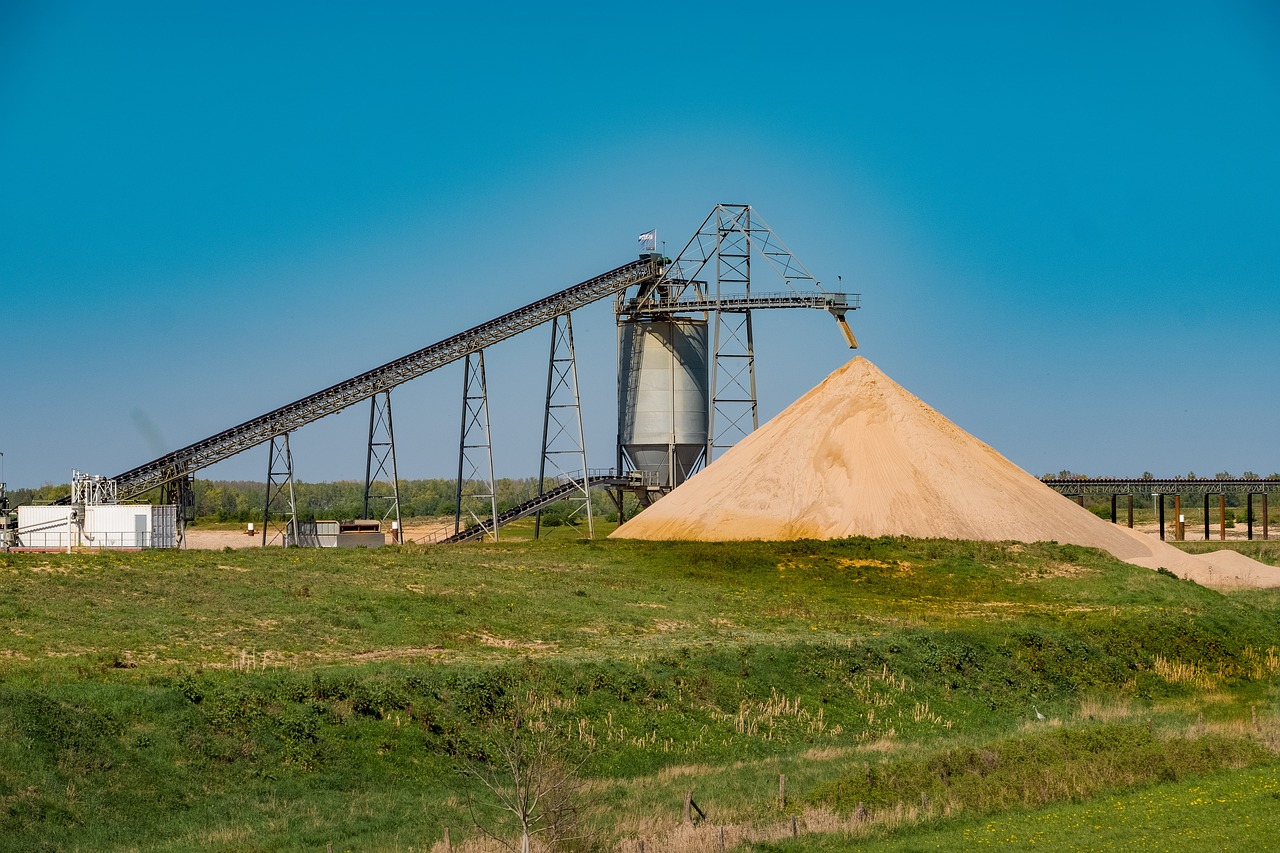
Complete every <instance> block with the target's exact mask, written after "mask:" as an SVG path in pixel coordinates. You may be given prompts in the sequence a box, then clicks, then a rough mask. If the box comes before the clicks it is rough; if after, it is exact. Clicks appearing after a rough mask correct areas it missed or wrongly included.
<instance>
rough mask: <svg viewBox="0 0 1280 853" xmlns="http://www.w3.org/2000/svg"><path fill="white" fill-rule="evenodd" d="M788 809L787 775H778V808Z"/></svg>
mask: <svg viewBox="0 0 1280 853" xmlns="http://www.w3.org/2000/svg"><path fill="white" fill-rule="evenodd" d="M786 807H787V774H785V773H779V774H778V808H779V809H785V808H786Z"/></svg>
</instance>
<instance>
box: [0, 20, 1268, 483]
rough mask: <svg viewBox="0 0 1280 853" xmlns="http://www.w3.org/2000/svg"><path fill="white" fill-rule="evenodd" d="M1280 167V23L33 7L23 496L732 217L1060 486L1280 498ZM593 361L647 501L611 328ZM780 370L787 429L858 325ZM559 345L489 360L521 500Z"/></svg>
mask: <svg viewBox="0 0 1280 853" xmlns="http://www.w3.org/2000/svg"><path fill="white" fill-rule="evenodd" d="M260 6H264V7H265V8H259V7H260ZM890 7H892V8H890ZM1278 151H1280V11H1277V7H1276V6H1275V5H1274V4H1272V3H1269V2H1264V0H1257V2H1235V3H1232V2H1226V3H1224V2H1204V3H1176V2H1175V3H1168V2H1161V3H1126V4H1111V3H1074V2H1073V3H1045V4H1027V3H1012V2H1011V3H977V4H955V3H941V2H939V3H904V4H881V3H875V4H871V3H865V4H863V3H851V4H845V5H844V6H843V7H842V8H840V9H838V10H837V9H834V8H829V7H828V4H821V5H816V6H812V7H811V6H808V5H807V4H794V5H793V6H779V5H777V4H757V3H740V4H735V5H734V6H732V7H731V8H726V7H723V6H717V5H713V4H684V3H680V4H667V3H661V2H659V3H646V4H642V5H640V6H635V5H618V4H615V5H612V6H610V5H608V4H590V5H581V6H578V5H565V4H518V5H516V4H512V5H506V4H493V5H485V6H477V7H474V8H465V9H464V8H461V7H460V6H448V7H445V6H440V5H436V4H395V3H381V4H360V5H356V4H351V5H347V6H340V5H338V4H301V3H299V4H234V3H232V4H226V3H221V4H172V3H142V2H139V3H127V4H101V3H59V2H50V3H43V2H42V3H34V2H30V3H28V2H24V0H17V1H16V2H15V0H9V2H8V3H6V4H3V5H0V234H3V236H2V237H0V286H2V287H3V292H4V294H5V298H4V303H3V307H0V333H2V338H3V340H2V341H0V347H2V349H0V352H3V354H4V356H3V364H4V367H5V375H6V379H7V381H6V388H7V392H6V394H5V395H4V398H3V400H0V452H3V453H4V457H3V460H4V466H5V467H4V476H5V479H7V480H8V482H9V483H10V485H11V486H33V485H39V484H40V483H43V482H49V481H52V482H64V481H66V480H67V478H68V477H69V473H70V469H71V468H73V467H75V468H79V469H81V470H88V471H92V472H96V473H104V474H108V475H110V474H114V473H118V472H120V471H123V470H125V469H128V468H131V467H133V466H135V465H138V464H141V463H143V462H146V461H148V460H149V459H151V458H153V457H154V456H156V455H158V454H160V453H162V452H165V451H168V450H171V449H174V448H176V447H179V446H182V445H185V444H188V443H190V442H192V441H196V440H198V439H201V438H204V437H205V436H207V435H210V434H212V433H214V432H217V431H219V430H221V429H223V428H225V427H228V426H231V425H232V424H235V423H239V422H241V421H243V420H246V419H248V418H251V417H254V416H256V415H258V414H261V413H263V412H265V411H268V410H270V409H272V408H275V407H276V406H279V405H282V404H284V403H286V402H289V401H291V400H293V399H296V398H298V397H301V396H303V395H305V394H307V393H310V392H312V391H315V390H318V389H320V388H322V387H325V386H327V385H329V384H332V383H333V382H336V381H339V380H342V379H344V378H346V377H348V376H351V375H353V374H356V373H359V372H361V371H363V370H366V369H368V368H370V367H373V366H376V365H378V364H381V363H383V362H385V361H388V360H390V359H392V358H395V357H398V356H400V355H403V354H405V353H407V352H411V351H413V350H416V349H418V348H420V347H422V346H424V345H426V344H428V343H431V342H433V341H436V340H439V339H441V338H444V337H447V336H448V335H451V334H453V333H455V332H457V331H460V330H462V329H463V328H467V327H469V326H471V325H474V324H476V323H479V322H482V321H484V320H486V319H489V318H490V317H492V316H495V315H497V314H499V313H502V312H505V311H507V310H510V309H512V308H514V307H517V306H519V305H522V304H525V303H527V302H530V301H533V300H534V299H537V298H539V297H541V296H544V295H546V294H548V293H550V292H552V291H555V290H558V289H560V288H563V287H565V286H568V285H570V284H573V283H576V282H578V281H581V280H583V279H586V278H589V277H591V276H593V275H596V274H598V273H600V272H603V271H605V270H607V269H611V268H613V267H615V266H617V265H619V264H621V263H624V262H626V261H628V260H629V259H631V258H632V257H633V256H634V254H635V251H636V248H637V246H636V242H635V236H636V235H637V234H639V233H640V232H642V231H645V230H648V229H650V228H653V227H657V229H658V231H659V236H660V238H661V239H662V240H664V241H665V242H666V246H667V250H668V253H671V252H674V251H675V250H677V249H678V248H679V247H680V245H682V244H683V242H684V240H685V239H687V237H688V236H689V235H690V234H691V233H692V232H693V230H694V229H695V228H696V227H697V225H698V224H699V223H700V222H701V221H702V218H703V217H704V216H705V215H706V214H707V212H708V211H709V210H710V209H711V207H712V206H713V205H714V204H716V203H717V202H733V203H749V204H751V205H753V206H754V207H756V208H757V210H759V212H760V213H761V214H762V215H763V217H764V218H765V219H766V220H767V221H768V223H769V224H770V225H771V226H773V228H774V229H775V230H776V231H777V232H778V233H779V235H780V236H781V237H782V239H783V240H784V241H786V243H787V244H788V245H789V246H790V248H791V249H792V250H794V252H795V253H796V254H797V256H798V257H799V258H800V259H801V260H802V261H803V262H804V263H805V265H806V266H807V267H808V268H809V269H810V270H811V271H813V273H814V274H815V275H816V276H817V277H818V278H819V279H821V280H822V281H823V282H824V283H826V284H827V285H829V286H832V285H834V284H835V282H836V276H837V275H839V276H842V277H843V284H844V287H845V289H847V290H853V291H857V292H861V293H862V294H863V305H864V308H863V309H862V310H861V311H859V312H857V313H856V314H854V315H853V316H852V320H853V325H854V328H855V330H856V332H857V334H858V336H859V338H860V340H861V342H862V343H863V349H862V354H863V355H865V356H867V357H868V358H870V359H871V360H872V361H874V362H875V363H876V364H878V365H879V366H880V367H881V368H882V369H883V370H885V372H887V373H888V374H889V375H890V376H892V377H893V378H894V379H896V380H897V381H898V382H900V383H901V384H902V385H904V386H905V387H906V388H907V389H908V390H910V391H912V392H913V393H915V394H917V395H918V396H920V397H921V398H922V399H924V400H925V401H926V402H928V403H929V404H931V405H933V406H934V407H935V408H937V409H939V410H940V411H941V412H942V413H943V414H945V415H946V416H948V417H949V418H951V419H952V420H954V421H956V422H957V423H958V424H959V425H960V426H962V427H963V428H965V429H967V430H969V431H970V432H972V433H974V434H975V435H977V436H978V437H979V438H981V439H983V440H984V441H986V442H988V443H990V444H991V445H992V446H994V447H995V448H996V449H998V450H999V451H1001V452H1002V453H1003V454H1004V455H1006V456H1007V457H1008V458H1010V459H1011V460H1013V461H1014V462H1015V463H1017V464H1019V465H1021V466H1022V467H1024V468H1026V469H1028V470H1030V471H1031V472H1033V473H1036V474H1040V473H1044V472H1046V471H1057V470H1059V469H1060V468H1070V469H1073V470H1077V471H1085V472H1089V473H1094V474H1115V475H1129V474H1135V475H1136V474H1139V473H1141V472H1142V471H1144V470H1149V471H1152V472H1154V473H1156V474H1164V475H1175V474H1185V473H1187V472H1188V471H1190V470H1194V471H1196V472H1198V473H1201V474H1212V473H1213V472H1215V471H1219V470H1229V471H1231V472H1232V473H1240V472H1241V471H1243V470H1245V469H1252V470H1253V471H1255V472H1256V473H1259V474H1269V473H1271V472H1272V471H1276V470H1280V448H1278V447H1277V445H1276V442H1275V440H1274V438H1273V434H1274V425H1275V423H1276V422H1277V419H1278V418H1280V395H1277V394H1276V393H1275V390H1276V384H1277V368H1278V367H1280V335H1277V333H1276V321H1277V319H1280V311H1278V310H1277V295H1278V294H1277V285H1280V227H1278V226H1280V155H1278V154H1277V152H1278ZM575 331H576V333H577V336H578V338H579V340H578V349H579V357H580V361H581V366H580V370H581V374H582V383H583V390H584V395H585V400H584V407H585V412H584V414H585V417H586V420H587V424H588V447H589V451H590V454H591V457H592V464H593V465H608V464H611V460H612V457H613V452H612V444H613V440H614V431H615V429H614V424H615V420H614V418H615V414H614V405H615V404H614V394H615V391H614V387H615V384H614V383H615V367H614V364H615V352H614V348H615V344H614V330H613V320H612V314H611V312H610V310H609V307H608V306H607V305H605V304H601V305H598V306H596V307H594V308H591V309H586V310H584V311H582V312H579V314H578V315H575ZM756 338H757V351H758V358H759V364H758V372H759V377H760V397H761V408H762V414H763V415H764V416H769V415H772V414H774V413H776V412H777V411H779V410H781V409H782V408H784V407H785V406H786V405H787V404H788V403H790V402H791V401H792V400H794V399H795V398H796V397H798V396H799V395H800V394H802V393H803V392H804V391H806V390H807V389H809V388H810V387H812V386H813V385H814V384H816V383H817V382H818V381H819V380H820V379H821V378H822V377H823V376H825V375H826V374H827V373H828V372H830V371H831V370H833V369H835V368H836V367H838V366H839V365H841V364H843V363H844V361H845V360H846V359H847V358H848V357H849V355H850V353H849V351H848V350H847V349H845V348H844V346H843V344H842V341H841V338H840V335H839V333H838V331H837V329H836V328H835V325H834V323H832V322H831V320H830V318H829V317H826V316H825V315H822V314H819V313H818V312H813V313H807V312H777V313H776V314H774V315H768V316H766V315H760V316H758V318H757V334H756ZM546 347H547V338H546V335H545V334H544V333H543V332H542V331H535V332H532V333H529V334H527V335H525V336H522V337H521V338H519V339H516V340H513V341H510V342H508V343H506V344H504V345H502V346H500V347H496V348H494V349H493V350H492V351H491V352H490V353H489V356H488V358H489V378H490V385H491V395H492V399H491V408H492V414H493V418H494V422H495V423H494V442H495V447H494V451H495V458H496V462H497V466H498V474H499V476H503V475H508V476H527V475H530V474H532V473H535V472H536V466H537V448H538V440H539V436H540V427H541V406H542V401H541V391H542V385H543V383H545V363H546ZM461 382H462V379H461V367H460V366H456V367H455V368H452V369H445V370H443V371H440V372H438V373H436V374H432V375H429V376H426V377H423V378H421V379H419V380H416V381H414V382H413V383H410V384H409V385H406V386H404V387H403V388H401V389H399V390H397V391H396V392H395V393H394V394H393V406H394V408H395V415H396V434H397V450H398V455H399V467H400V473H401V476H405V477H426V476H449V475H451V474H452V473H453V472H455V471H456V466H457V432H458V422H459V419H460V415H459V402H460V400H459V398H460V396H461ZM367 418H368V415H367V411H366V409H365V407H364V406H359V407H356V408H355V409H352V410H348V411H347V412H345V413H342V414H340V415H336V416H333V417H331V418H328V419H326V420H324V421H321V422H319V423H317V424H314V425H312V426H310V427H307V428H305V429H303V430H301V431H299V432H298V433H297V434H296V435H295V437H294V439H293V444H294V453H295V464H296V471H297V475H298V476H299V477H300V478H302V479H306V480H324V479H344V478H358V477H360V476H363V462H364V440H365V437H364V431H365V429H367ZM266 461H267V460H266V449H265V448H258V449H256V450H253V451H250V452H248V453H246V454H242V455H241V456H239V457H236V458H235V459H232V460H229V461H227V462H224V463H221V464H219V465H217V466H214V467H213V468H210V469H207V470H206V471H205V472H203V473H202V476H211V477H215V478H242V477H243V478H255V479H261V478H262V477H263V476H264V474H265V467H266Z"/></svg>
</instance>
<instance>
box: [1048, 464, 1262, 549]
mask: <svg viewBox="0 0 1280 853" xmlns="http://www.w3.org/2000/svg"><path fill="white" fill-rule="evenodd" d="M1041 482H1042V483H1044V484H1045V485H1046V486H1048V487H1049V488H1051V489H1053V490H1054V491H1056V492H1058V493H1059V494H1062V495H1066V496H1067V497H1073V498H1075V499H1076V501H1077V503H1079V504H1080V505H1081V506H1084V499H1085V497H1086V496H1087V495H1093V496H1098V497H1108V498H1110V500H1111V522H1112V524H1115V523H1117V512H1116V509H1117V507H1116V503H1117V500H1116V499H1117V498H1118V497H1119V496H1120V495H1124V496H1126V498H1127V499H1128V501H1127V502H1128V508H1127V514H1128V518H1127V521H1128V525H1129V527H1133V496H1134V495H1151V497H1152V498H1153V499H1155V502H1156V514H1157V519H1158V521H1159V524H1160V538H1161V539H1164V538H1165V498H1166V497H1172V498H1173V499H1174V516H1175V524H1176V525H1177V526H1176V527H1175V528H1174V529H1175V531H1176V532H1178V534H1179V538H1181V533H1182V530H1183V527H1182V524H1183V522H1182V521H1181V516H1182V498H1183V497H1184V496H1188V497H1199V498H1202V499H1203V501H1204V538H1205V539H1206V540H1208V539H1209V536H1210V532H1209V526H1210V507H1209V499H1210V497H1213V496H1215V495H1216V496H1217V498H1218V538H1219V539H1226V538H1227V500H1226V498H1227V495H1228V494H1243V495H1245V499H1246V510H1245V525H1246V535H1247V537H1248V538H1249V539H1253V532H1254V518H1255V516H1254V512H1253V499H1254V497H1255V496H1260V497H1261V498H1262V501H1261V503H1262V538H1263V539H1268V538H1270V518H1269V515H1268V497H1269V496H1270V495H1272V494H1275V493H1277V492H1280V478H1275V477H1265V478H1264V477H1258V478H1251V479H1243V478H1225V477H1224V478H1222V479H1212V480H1209V479H1194V480H1192V479H1189V478H1183V477H1173V478H1154V477H1138V478H1131V477H1074V478H1070V479H1059V478H1056V477H1045V478H1044V479H1042V480H1041Z"/></svg>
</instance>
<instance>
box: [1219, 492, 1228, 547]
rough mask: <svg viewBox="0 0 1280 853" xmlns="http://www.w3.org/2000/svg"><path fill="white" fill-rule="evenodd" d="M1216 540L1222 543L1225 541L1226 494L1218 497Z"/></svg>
mask: <svg viewBox="0 0 1280 853" xmlns="http://www.w3.org/2000/svg"><path fill="white" fill-rule="evenodd" d="M1218 538H1219V539H1221V540H1222V541H1224V542H1225V541H1226V539H1227V496H1226V494H1221V495H1218Z"/></svg>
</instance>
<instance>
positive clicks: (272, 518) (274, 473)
mask: <svg viewBox="0 0 1280 853" xmlns="http://www.w3.org/2000/svg"><path fill="white" fill-rule="evenodd" d="M277 543H278V544H280V545H283V546H285V547H288V546H290V545H297V544H298V502H297V498H296V496H295V495H294V491H293V454H292V453H291V452H290V451H289V433H287V432H286V433H282V434H280V435H273V436H271V447H270V448H269V451H268V456H267V501H266V504H265V505H264V506H263V509H262V547H264V548H265V547H267V546H268V545H275V544H277Z"/></svg>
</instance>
